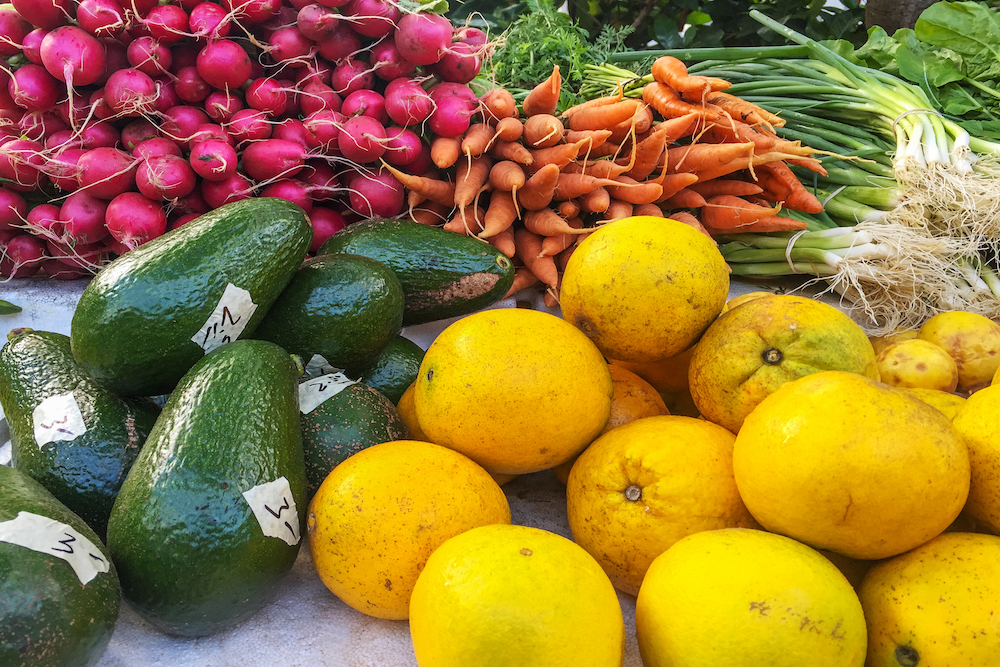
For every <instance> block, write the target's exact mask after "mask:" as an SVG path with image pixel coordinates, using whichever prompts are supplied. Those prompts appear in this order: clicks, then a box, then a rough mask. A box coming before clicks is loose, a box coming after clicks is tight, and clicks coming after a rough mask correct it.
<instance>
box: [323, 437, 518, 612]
mask: <svg viewBox="0 0 1000 667" xmlns="http://www.w3.org/2000/svg"><path fill="white" fill-rule="evenodd" d="M493 523H510V508H509V507H508V505H507V498H506V496H504V493H503V491H501V490H500V487H499V486H497V484H496V482H494V481H493V479H492V478H491V477H490V475H489V473H487V472H486V471H485V470H483V469H482V468H481V467H479V466H478V465H476V464H475V463H474V462H473V461H471V460H470V459H468V458H467V457H465V456H463V455H461V454H459V453H458V452H455V451H452V450H450V449H448V448H447V447H441V446H439V445H435V444H431V443H429V442H420V441H416V440H396V441H393V442H387V443H382V444H379V445H375V446H373V447H369V448H368V449H364V450H362V451H360V452H358V453H357V454H355V455H353V456H351V457H350V458H348V459H347V460H345V461H344V462H343V463H341V464H340V465H338V466H337V467H336V468H334V469H333V470H332V471H331V472H330V474H329V475H328V476H327V478H326V479H325V480H323V483H322V484H321V485H320V487H319V490H318V491H317V492H316V495H315V496H313V499H312V502H311V503H310V504H309V513H308V515H307V526H308V530H309V532H308V536H309V550H310V552H311V553H312V559H313V564H314V565H315V566H316V572H317V573H318V574H319V578H320V579H321V580H322V582H323V583H324V584H325V585H326V587H327V588H329V589H330V590H331V591H332V592H333V593H334V594H335V595H336V596H337V597H339V598H340V599H341V600H343V601H344V602H345V603H347V604H348V605H350V606H351V607H353V608H354V609H357V610H358V611H360V612H363V613H365V614H368V615H370V616H376V617H378V618H387V619H397V620H398V619H405V618H406V617H407V609H408V607H409V603H410V593H411V592H412V591H413V584H414V583H415V582H416V580H417V575H419V574H420V570H421V569H422V568H423V566H424V563H425V562H426V561H427V558H428V556H430V555H431V552H432V551H434V549H436V548H437V547H438V546H440V545H441V543H443V542H444V541H445V540H447V539H448V538H449V537H453V536H455V535H457V534H459V533H461V532H464V531H466V530H468V529H469V528H474V527H476V526H483V525H488V524H493Z"/></svg>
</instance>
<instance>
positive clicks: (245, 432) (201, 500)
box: [108, 340, 306, 637]
mask: <svg viewBox="0 0 1000 667" xmlns="http://www.w3.org/2000/svg"><path fill="white" fill-rule="evenodd" d="M300 373H301V362H300V361H299V360H296V359H294V358H293V357H292V356H291V355H289V354H288V353H287V352H285V351H284V350H282V349H281V348H280V347H278V346H277V345H274V344H272V343H268V342H267V341H260V340H238V341H234V342H232V343H229V344H227V345H223V346H221V347H219V348H217V349H216V350H214V351H212V352H210V353H208V354H207V355H206V356H205V357H204V358H203V359H202V360H201V361H199V362H198V363H196V364H195V365H194V367H192V368H191V370H190V371H188V373H187V374H186V375H185V376H184V377H183V378H181V381H180V382H179V383H178V384H177V388H176V389H175V390H174V391H173V393H171V394H170V397H169V398H168V399H167V404H166V405H165V406H164V408H163V412H162V413H161V414H160V418H159V419H158V420H157V421H156V425H155V426H154V427H153V430H152V432H151V433H150V434H149V438H148V439H147V441H146V446H145V447H143V449H142V451H141V452H140V453H139V458H138V459H136V462H135V464H133V466H132V470H131V471H129V474H128V477H127V478H126V479H125V483H124V484H123V485H122V488H121V491H120V492H119V494H118V498H117V500H115V504H114V507H113V508H112V510H111V519H110V521H109V522H108V549H109V550H110V552H111V556H112V558H114V560H115V564H116V565H117V566H118V572H119V576H120V577H121V582H122V590H123V592H124V596H125V599H126V600H127V601H128V602H129V603H130V604H131V605H132V606H133V607H134V608H135V610H136V611H137V612H138V613H139V614H140V615H141V616H142V617H143V618H145V619H146V620H148V621H149V622H150V623H152V624H153V625H154V626H155V627H157V628H158V629H160V630H162V631H163V632H166V633H168V634H173V635H182V636H188V637H197V636H204V635H209V634H213V633H216V632H219V631H221V630H225V629H227V628H229V627H231V626H233V625H236V624H237V623H240V622H241V621H243V620H245V619H247V618H249V617H250V616H252V615H253V614H254V613H255V612H256V611H257V610H258V609H260V608H261V607H262V606H263V605H264V604H266V603H267V602H268V600H269V598H270V596H271V594H272V592H273V591H274V589H275V587H276V586H277V584H278V582H279V581H280V580H281V579H282V578H283V577H284V576H285V574H286V573H287V572H288V571H289V569H291V567H292V564H293V562H294V561H295V557H296V554H297V553H298V550H299V544H300V540H301V535H302V533H301V530H302V519H303V515H304V511H305V508H306V496H305V464H304V461H303V454H302V432H301V427H300V425H299V410H298V398H297V392H298V385H297V381H298V377H299V375H300Z"/></svg>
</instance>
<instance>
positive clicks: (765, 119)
mask: <svg viewBox="0 0 1000 667" xmlns="http://www.w3.org/2000/svg"><path fill="white" fill-rule="evenodd" d="M705 101H706V102H708V103H709V104H715V105H716V106H719V107H721V108H722V109H723V110H725V112H726V113H728V114H729V115H730V116H732V117H733V118H739V119H740V120H742V121H743V122H744V123H749V124H750V125H763V126H765V127H767V128H768V129H769V130H771V131H772V132H773V131H774V128H776V127H784V125H785V119H784V118H782V117H781V116H776V115H775V114H773V113H771V112H770V111H767V110H766V109H761V108H760V107H759V106H757V105H756V104H754V103H753V102H747V101H746V100H744V99H742V98H739V97H736V96H735V95H730V94H729V93H721V92H715V93H712V94H711V95H709V96H708V97H707V98H706V100H705Z"/></svg>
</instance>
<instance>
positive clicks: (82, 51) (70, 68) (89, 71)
mask: <svg viewBox="0 0 1000 667" xmlns="http://www.w3.org/2000/svg"><path fill="white" fill-rule="evenodd" d="M40 53H41V56H42V64H43V65H44V66H45V69H47V70H48V71H49V74H51V75H52V76H54V77H55V78H57V79H59V80H60V81H62V82H64V83H65V84H66V85H67V87H68V88H69V90H70V91H72V90H73V87H74V86H87V85H90V84H92V83H94V82H95V81H97V80H98V79H99V78H100V77H101V74H103V73H104V47H102V46H101V43H100V42H98V41H97V39H96V38H95V37H94V36H93V35H88V34H87V33H86V32H84V31H83V30H81V29H80V28H77V27H74V26H69V25H64V26H60V27H58V28H56V29H55V30H52V31H51V32H49V33H48V34H47V35H45V38H44V39H43V40H42V46H41V49H40Z"/></svg>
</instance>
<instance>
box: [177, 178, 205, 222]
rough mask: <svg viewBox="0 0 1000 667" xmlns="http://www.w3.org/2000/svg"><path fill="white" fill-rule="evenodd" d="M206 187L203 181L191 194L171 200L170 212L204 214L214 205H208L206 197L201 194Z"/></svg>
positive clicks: (178, 214)
mask: <svg viewBox="0 0 1000 667" xmlns="http://www.w3.org/2000/svg"><path fill="white" fill-rule="evenodd" d="M202 187H204V183H201V184H200V185H199V187H198V188H196V189H195V191H194V192H192V193H191V194H189V195H188V196H187V197H178V198H177V199H175V200H174V201H172V202H170V214H171V215H177V216H180V215H192V214H193V215H202V214H204V213H208V212H209V211H210V210H211V208H212V207H210V206H209V205H208V202H207V201H205V198H204V197H202V196H201V190H202Z"/></svg>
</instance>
